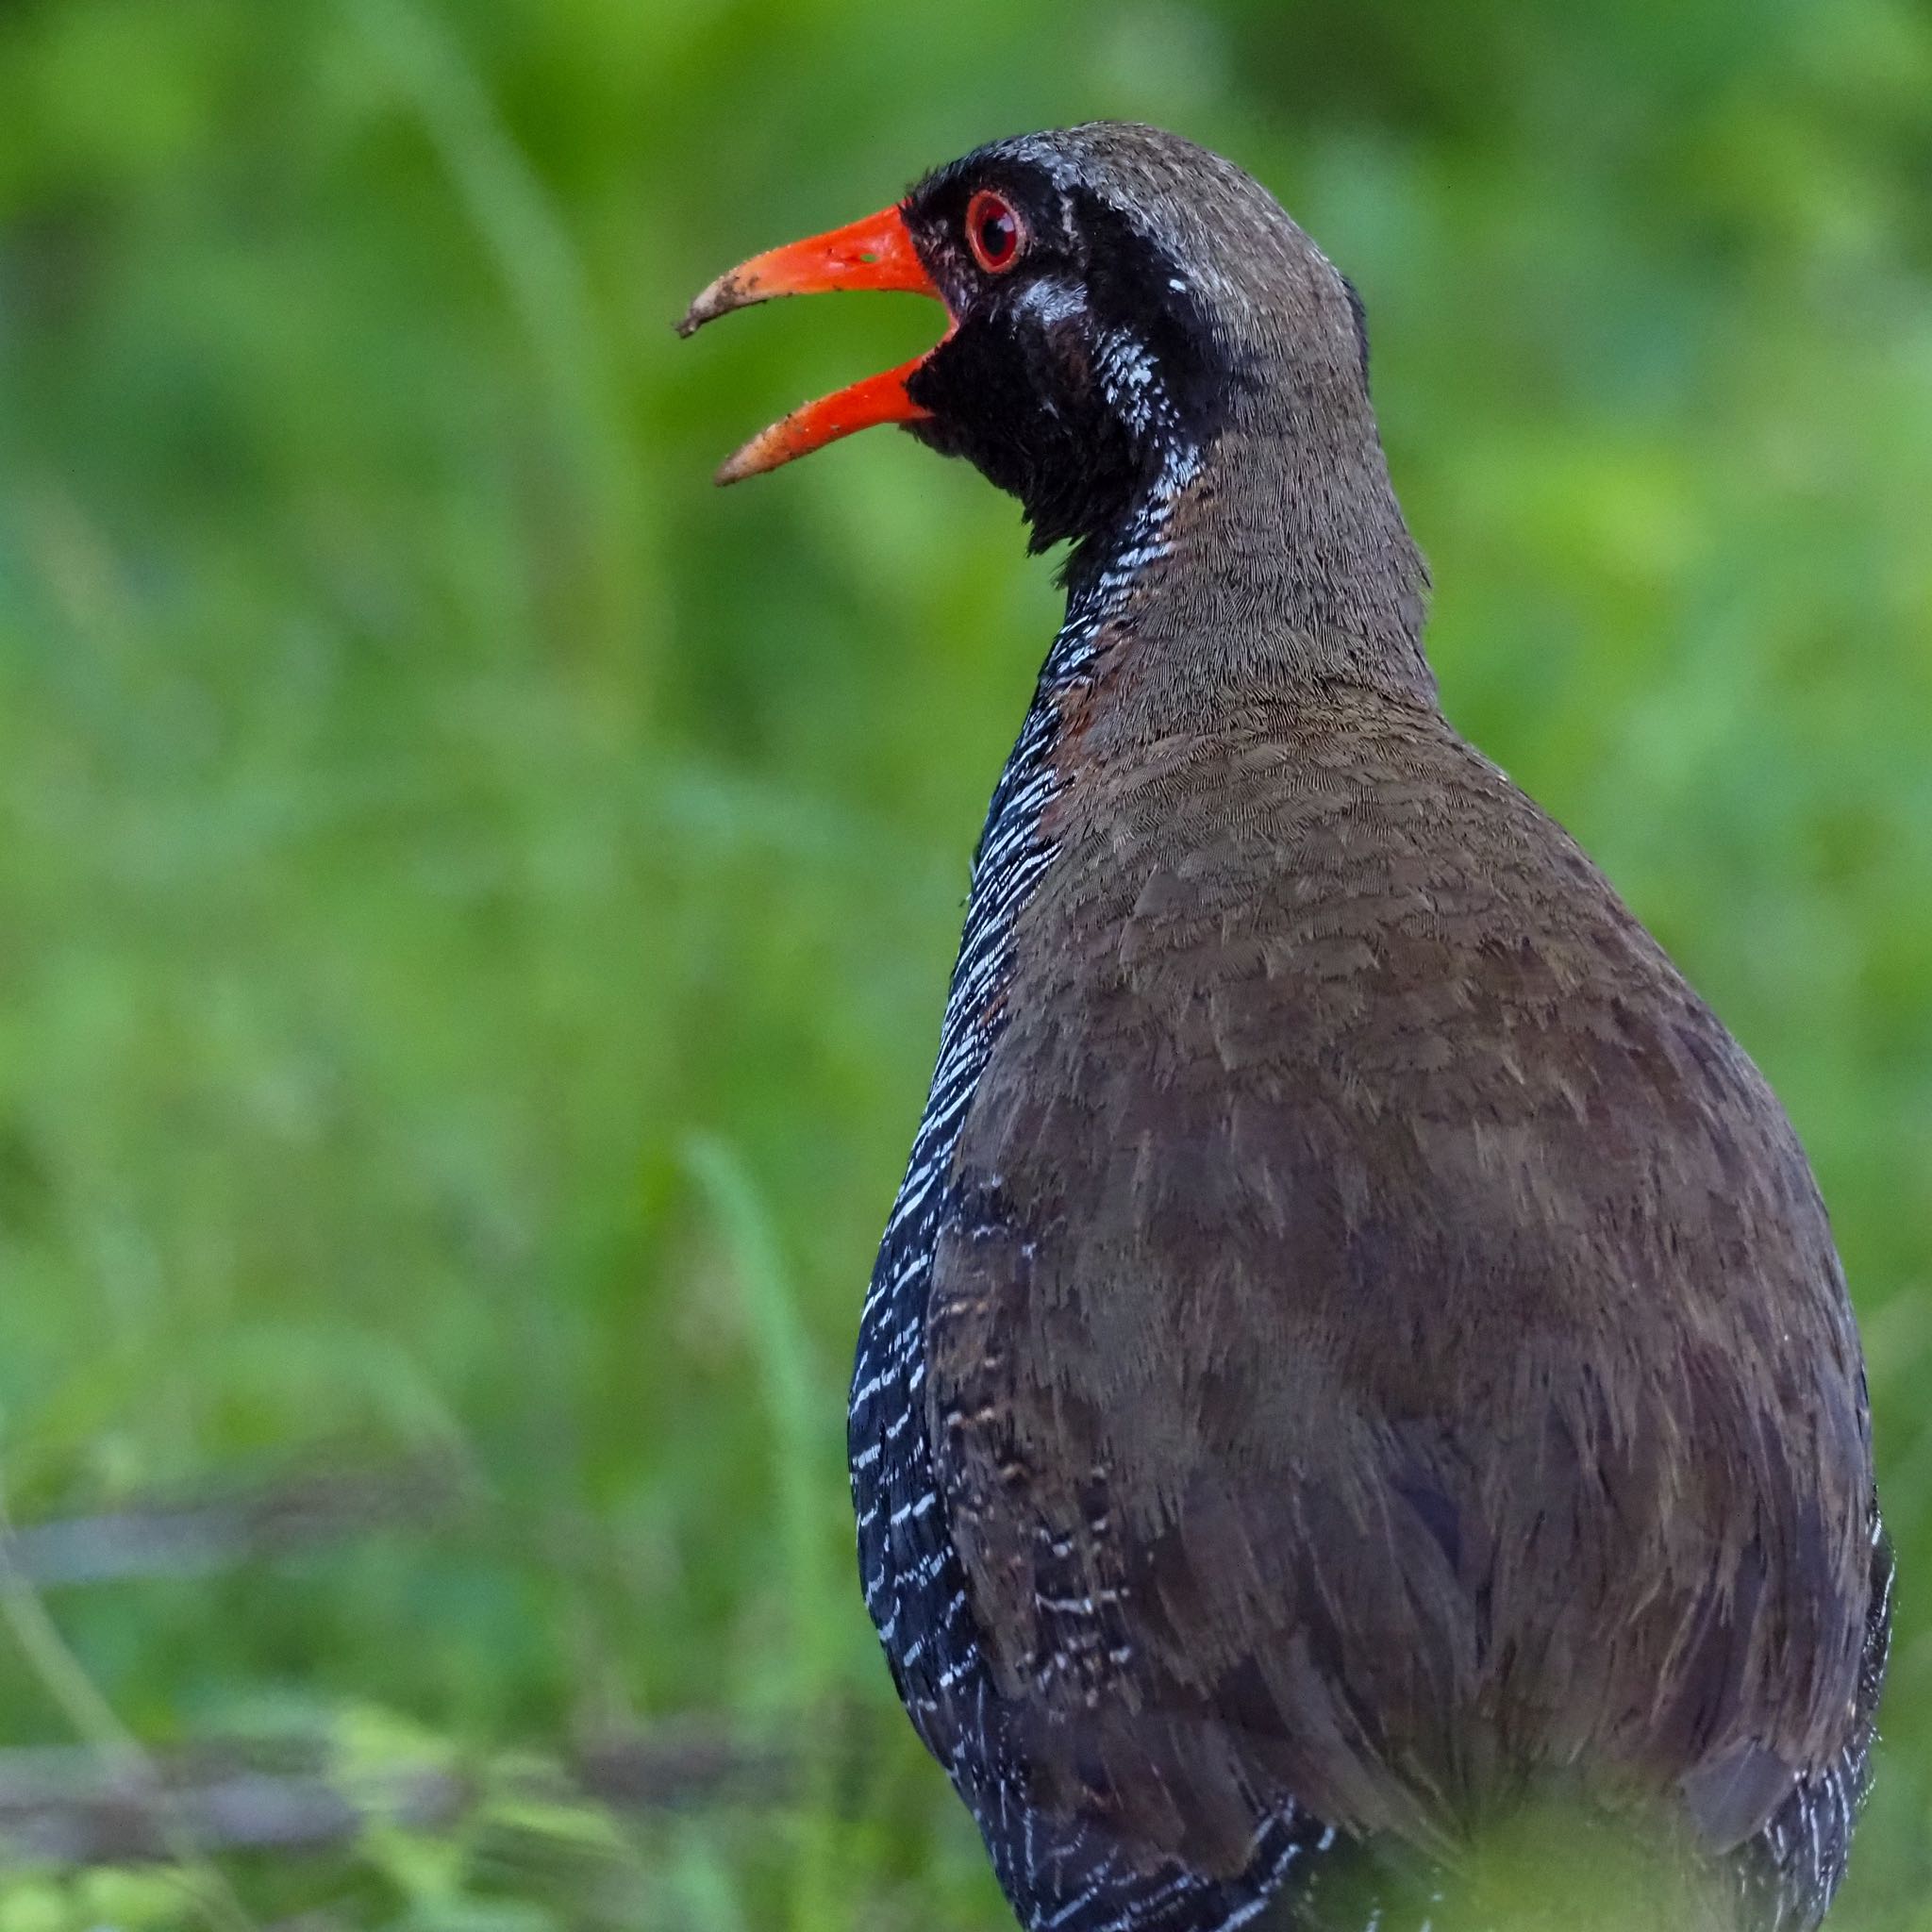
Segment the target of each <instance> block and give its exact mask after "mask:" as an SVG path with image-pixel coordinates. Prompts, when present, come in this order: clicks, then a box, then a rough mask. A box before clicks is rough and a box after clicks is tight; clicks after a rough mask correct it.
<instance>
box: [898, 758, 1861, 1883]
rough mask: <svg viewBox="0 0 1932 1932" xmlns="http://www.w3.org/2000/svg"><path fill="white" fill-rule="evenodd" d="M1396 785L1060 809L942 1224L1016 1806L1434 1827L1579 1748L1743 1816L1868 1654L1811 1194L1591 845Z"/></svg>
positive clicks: (1834, 1308)
mask: <svg viewBox="0 0 1932 1932" xmlns="http://www.w3.org/2000/svg"><path fill="white" fill-rule="evenodd" d="M1486 774H1487V768H1486V767H1485V768H1482V769H1481V771H1480V772H1474V771H1473V774H1472V775H1470V776H1469V777H1468V778H1467V781H1466V782H1467V785H1468V786H1470V787H1474V788H1475V789H1477V790H1480V789H1481V788H1482V787H1483V786H1487V785H1489V784H1490V783H1491V775H1486ZM1213 782H1218V776H1217V774H1210V776H1209V778H1208V779H1206V780H1201V781H1198V782H1197V784H1196V787H1195V789H1196V790H1198V789H1199V786H1200V784H1211V783H1213ZM1494 782H1495V783H1496V784H1498V785H1500V784H1501V782H1502V781H1500V779H1496V780H1495V781H1494ZM1411 791H1413V795H1414V800H1415V802H1414V805H1413V807H1412V808H1409V807H1407V806H1406V805H1405V804H1404V802H1403V798H1402V797H1401V796H1400V795H1396V794H1394V793H1392V792H1391V794H1390V795H1387V796H1384V797H1383V798H1382V799H1380V800H1379V801H1378V802H1377V807H1376V809H1375V810H1374V812H1373V813H1369V812H1364V811H1363V810H1362V809H1361V808H1360V805H1359V795H1358V793H1357V792H1349V793H1347V794H1345V795H1344V794H1338V797H1340V798H1341V804H1340V805H1339V806H1338V808H1337V809H1336V810H1335V811H1334V812H1331V813H1329V814H1328V815H1327V817H1325V818H1324V815H1323V811H1322V809H1321V808H1320V804H1319V800H1318V801H1317V803H1316V805H1315V806H1314V807H1312V808H1311V806H1310V802H1309V791H1308V788H1307V786H1306V785H1302V786H1301V787H1299V788H1298V789H1297V791H1296V793H1295V796H1294V798H1293V800H1292V801H1291V809H1288V808H1284V809H1285V810H1287V821H1286V822H1284V820H1283V816H1282V812H1280V811H1277V812H1276V813H1275V814H1274V817H1273V818H1270V816H1269V814H1268V812H1266V811H1262V812H1260V813H1259V814H1258V822H1257V811H1256V809H1255V808H1254V807H1253V803H1252V801H1253V797H1254V788H1253V787H1252V786H1249V787H1247V788H1246V789H1245V790H1243V791H1241V796H1242V797H1243V798H1244V799H1246V800H1247V801H1248V805H1247V807H1246V808H1244V809H1242V810H1240V811H1237V810H1235V809H1232V808H1228V807H1227V806H1226V805H1225V804H1221V805H1216V804H1214V803H1213V802H1212V801H1210V804H1209V807H1208V809H1206V810H1205V811H1203V810H1201V809H1198V808H1195V807H1194V806H1193V804H1192V802H1191V793H1190V792H1189V791H1186V790H1185V789H1183V790H1181V791H1175V790H1174V788H1170V790H1169V792H1168V794H1167V795H1166V796H1164V797H1163V798H1162V799H1161V800H1160V802H1159V810H1158V813H1154V812H1149V813H1147V814H1145V815H1144V817H1137V816H1136V814H1135V812H1134V811H1133V810H1132V809H1130V808H1129V809H1120V808H1115V809H1111V810H1109V811H1108V813H1107V814H1105V815H1104V818H1103V817H1099V816H1097V817H1096V821H1095V824H1096V829H1095V831H1094V832H1093V833H1092V834H1091V836H1090V837H1088V838H1086V839H1085V840H1082V839H1080V838H1078V837H1075V836H1073V835H1071V834H1070V835H1069V839H1068V845H1067V849H1066V850H1065V851H1064V852H1063V854H1062V856H1061V858H1059V859H1058V861H1057V865H1056V868H1055V877H1054V880H1053V885H1052V889H1051V890H1052V891H1053V892H1055V893H1058V903H1057V904H1056V903H1054V902H1053V901H1052V900H1051V899H1050V898H1048V895H1047V894H1045V893H1043V894H1042V898H1046V899H1047V904H1046V905H1045V907H1044V908H1040V910H1039V915H1038V916H1041V917H1042V918H1043V919H1047V920H1051V921H1053V922H1055V933H1056V938H1057V941H1058V944H1057V946H1056V947H1055V948H1053V949H1047V948H1040V949H1038V951H1037V952H1036V953H1035V954H1034V955H1033V956H1032V957H1034V958H1038V959H1041V960H1042V961H1045V962H1046V963H1045V964H1043V965H1041V966H1038V967H1035V968H1033V969H1031V970H1032V971H1033V972H1034V973H1035V974H1036V983H1034V984H1031V985H1026V984H1022V985H1020V986H1018V987H1016V988H1015V990H1014V993H1013V996H1012V1008H1011V1010H1012V1012H1013V1014H1014V1018H1013V1019H1012V1021H1011V1022H1010V1024H1009V1026H1008V1032H1007V1034H1006V1036H1005V1037H1004V1038H1003V1041H1002V1043H1001V1047H1000V1051H999V1053H998V1054H997V1055H996V1057H995V1062H994V1065H993V1066H992V1067H991V1069H990V1070H989V1073H988V1075H987V1077H986V1079H985V1081H984V1082H983V1083H982V1087H981V1090H980V1091H979V1092H978V1094H977V1095H976V1097H975V1100H974V1108H973V1113H972V1116H971V1118H970V1119H969V1121H968V1124H967V1127H966V1131H965V1134H964V1136H963V1138H962V1141H961V1145H960V1150H959V1154H958V1160H957V1163H956V1170H955V1175H954V1181H955V1191H954V1198H953V1206H952V1209H951V1211H950V1213H949V1216H948V1219H947V1224H946V1226H945V1229H944V1232H943V1234H942V1236H941V1242H940V1246H939V1251H938V1254H937V1257H936V1267H935V1274H934V1287H933V1298H932V1308H931V1315H932V1320H931V1326H930V1332H929V1342H928V1364H929V1369H930V1374H929V1378H928V1411H927V1421H928V1427H929V1429H930V1430H931V1433H932V1438H933V1441H934V1444H935V1453H936V1456H937V1457H938V1461H939V1464H940V1468H941V1477H942V1483H943V1487H944V1492H945V1498H946V1503H947V1507H948V1510H949V1513H950V1518H951V1526H952V1531H953V1535H954V1538H955V1540H956V1541H957V1543H958V1548H959V1551H960V1553H961V1555H962V1557H963V1558H964V1560H965V1564H966V1568H967V1571H968V1574H969V1576H970V1578H971V1584H972V1590H973V1594H974V1607H975V1610H976V1613H977V1616H978V1619H979V1622H980V1624H981V1626H982V1628H983V1630H984V1631H985V1633H986V1639H987V1642H988V1645H989V1648H990V1650H991V1655H992V1657H993V1660H994V1664H995V1669H996V1673H997V1674H998V1676H999V1678H1000V1681H1001V1683H1002V1685H1003V1687H1004V1688H1005V1689H1006V1690H1007V1691H1008V1693H1009V1694H1010V1695H1011V1697H1012V1699H1013V1701H1014V1703H1015V1706H1016V1707H1017V1708H1020V1709H1024V1710H1026V1711H1030V1712H1033V1713H1035V1714H1036V1722H1035V1732H1036V1735H1035V1736H1034V1739H1033V1742H1032V1746H1031V1749H1032V1752H1033V1758H1034V1764H1035V1773H1036V1776H1037V1778H1038V1780H1039V1781H1040V1783H1041V1802H1042V1803H1043V1804H1045V1805H1047V1806H1049V1807H1052V1806H1054V1805H1057V1804H1058V1805H1060V1806H1064V1807H1070V1808H1073V1809H1079V1808H1081V1807H1086V1808H1088V1809H1089V1810H1092V1809H1095V1808H1098V1809H1101V1810H1104V1811H1108V1812H1110V1813H1111V1814H1112V1815H1113V1816H1114V1817H1115V1819H1116V1821H1117V1823H1118V1824H1119V1826H1120V1828H1121V1829H1122V1830H1123V1831H1124V1832H1126V1833H1127V1834H1128V1835H1129V1836H1130V1837H1132V1838H1134V1839H1136V1840H1141V1841H1144V1842H1146V1843H1149V1844H1153V1845H1157V1846H1159V1847H1161V1848H1163V1849H1169V1850H1172V1849H1174V1848H1177V1847H1181V1846H1186V1847H1187V1848H1188V1851H1189V1855H1190V1856H1191V1857H1192V1858H1194V1859H1195V1860H1196V1861H1197V1862H1200V1863H1202V1864H1203V1865H1204V1867H1205V1868H1206V1869H1235V1868H1236V1867H1238V1865H1239V1863H1240V1861H1241V1858H1242V1857H1244V1856H1245V1852H1246V1847H1247V1846H1248V1844H1249V1843H1250V1842H1251V1840H1252V1833H1253V1830H1254V1827H1255V1822H1256V1819H1257V1816H1259V1815H1262V1814H1263V1813H1264V1812H1265V1811H1266V1809H1267V1807H1269V1806H1270V1805H1271V1804H1278V1803H1279V1801H1280V1799H1281V1798H1282V1797H1283V1796H1284V1795H1286V1796H1291V1797H1292V1798H1294V1799H1295V1800H1296V1801H1298V1802H1299V1803H1300V1804H1301V1805H1302V1806H1303V1807H1306V1808H1308V1809H1311V1810H1312V1811H1314V1812H1315V1814H1316V1815H1318V1816H1320V1817H1322V1818H1324V1820H1326V1821H1328V1822H1330V1823H1333V1824H1337V1825H1338V1826H1341V1828H1343V1829H1345V1830H1348V1831H1350V1832H1354V1833H1374V1834H1392V1835H1393V1836H1394V1837H1396V1838H1397V1839H1402V1840H1409V1841H1411V1842H1414V1843H1416V1844H1418V1845H1420V1846H1423V1847H1430V1846H1433V1845H1434V1844H1436V1843H1437V1842H1439V1840H1440V1839H1441V1836H1442V1835H1443V1834H1445V1833H1450V1832H1453V1831H1454V1830H1455V1829H1456V1828H1457V1826H1458V1825H1459V1824H1463V1823H1465V1822H1467V1811H1466V1806H1467V1804H1470V1803H1474V1797H1475V1794H1477V1793H1481V1792H1485V1791H1492V1790H1495V1789H1496V1788H1497V1787H1498V1786H1499V1785H1501V1786H1504V1787H1507V1785H1508V1783H1509V1782H1510V1781H1511V1780H1512V1779H1513V1778H1518V1777H1523V1778H1527V1777H1538V1778H1553V1779H1555V1778H1560V1777H1561V1776H1563V1775H1564V1774H1566V1773H1567V1772H1568V1771H1569V1770H1571V1769H1572V1768H1585V1767H1587V1768H1589V1770H1590V1771H1591V1774H1592V1775H1593V1776H1597V1777H1599V1778H1600V1780H1601V1781H1602V1782H1603V1784H1605V1785H1606V1786H1607V1787H1608V1788H1610V1789H1612V1790H1614V1787H1615V1786H1616V1783H1617V1781H1618V1780H1619V1779H1620V1778H1627V1780H1628V1781H1629V1783H1630V1784H1631V1785H1632V1786H1633V1787H1634V1788H1636V1789H1639V1790H1651V1791H1662V1790H1667V1789H1669V1788H1670V1787H1671V1786H1673V1785H1676V1786H1679V1787H1680V1788H1681V1790H1683V1792H1684V1795H1685V1797H1686V1798H1687V1800H1688V1802H1689V1805H1690V1807H1691V1813H1692V1815H1693V1816H1694V1817H1696V1818H1697V1820H1698V1822H1699V1823H1700V1824H1701V1826H1702V1829H1703V1834H1704V1836H1705V1838H1706V1840H1707V1842H1709V1843H1711V1844H1712V1845H1714V1846H1718V1847H1723V1846H1727V1845H1729V1844H1732V1843H1735V1842H1737V1841H1739V1840H1741V1839H1742V1838H1744V1837H1745V1836H1746V1835H1748V1834H1749V1833H1750V1832H1752V1831H1754V1830H1756V1829H1757V1828H1758V1827H1759V1826H1760V1825H1761V1824H1763V1822H1764V1820H1765V1819H1766V1818H1767V1817H1768V1816H1769V1815H1770V1814H1771V1813H1772V1812H1773V1811H1774V1809H1775V1808H1776V1807H1777V1806H1778V1804H1779V1803H1780V1802H1781V1801H1782V1800H1783V1799H1784V1798H1785V1796H1786V1794H1787V1793H1788V1792H1789V1791H1790V1789H1791V1787H1792V1784H1793V1782H1794V1780H1796V1779H1797V1778H1799V1777H1800V1776H1802V1775H1804V1774H1807V1772H1811V1771H1815V1770H1817V1769H1818V1768H1819V1767H1821V1766H1823V1765H1824V1764H1826V1763H1828V1762H1829V1761H1831V1759H1832V1758H1833V1757H1834V1756H1835V1755H1836V1754H1837V1752H1838V1751H1839V1750H1840V1748H1841V1744H1842V1740H1843V1734H1844V1730H1845V1725H1846V1722H1847V1716H1846V1714H1847V1712H1848V1710H1849V1708H1850V1706H1851V1702H1852V1695H1853V1691H1854V1687H1855V1684H1856V1680H1857V1662H1858V1655H1859V1645H1860V1640H1861V1635H1862V1627H1863V1624H1864V1621H1865V1614H1866V1607H1867V1598H1868V1595H1869V1590H1870V1583H1869V1558H1868V1550H1869V1527H1868V1511H1869V1504H1870V1466H1869V1447H1868V1443H1867V1431H1866V1421H1865V1414H1864V1406H1863V1391H1862V1385H1861V1381H1860V1375H1859V1370H1858V1363H1857V1343H1856V1337H1855V1335H1854V1334H1853V1331H1852V1328H1851V1324H1850V1316H1849V1312H1848V1309H1847V1307H1846V1305H1845V1301H1844V1295H1843V1288H1842V1282H1841V1280H1840V1276H1839V1273H1838V1266H1837V1261H1836V1258H1835V1256H1834V1254H1833V1251H1832V1248H1831V1243H1830V1240H1829V1236H1828V1231H1827V1229H1826V1226H1825V1223H1824V1212H1823V1209H1822V1208H1821V1207H1820V1205H1819V1203H1818V1199H1817V1195H1816V1191H1815V1189H1814V1187H1813V1186H1812V1183H1811V1180H1810V1176H1809V1174H1808V1171H1807V1168H1806V1166H1805V1162H1804V1159H1803V1157H1802V1155H1801V1154H1800V1152H1799V1151H1798V1148H1797V1146H1796V1143H1795V1141H1794V1140H1793V1139H1792V1137H1791V1135H1790V1129H1789V1127H1788V1126H1787V1125H1786V1124H1785V1122H1784V1118H1783V1115H1782V1113H1781V1112H1780V1111H1779V1110H1778V1108H1777V1107H1776V1103H1775V1101H1774V1100H1773V1099H1772V1097H1771V1095H1770V1093H1769V1091H1768V1090H1766V1089H1765V1088H1764V1086H1763V1084H1762V1082H1761V1080H1759V1079H1758V1077H1757V1074H1756V1072H1755V1070H1753V1069H1752V1068H1751V1067H1750V1064H1749V1062H1748V1060H1747V1059H1745V1058H1744V1056H1743V1055H1742V1054H1741V1053H1740V1051H1739V1050H1738V1049H1737V1048H1736V1046H1735V1045H1734V1044H1733V1043H1732V1042H1731V1041H1730V1040H1729V1039H1728V1036H1726V1035H1725V1034H1724V1030H1723V1028H1722V1027H1721V1026H1720V1025H1719V1024H1718V1023H1717V1022H1716V1021H1715V1020H1714V1019H1713V1018H1712V1017H1711V1016H1710V1014H1709V1013H1708V1011H1707V1009H1706V1008H1703V1007H1702V1005H1701V1004H1700V1003H1699V1002H1697V1000H1696V999H1695V997H1694V995H1692V994H1691V992H1690V991H1689V990H1688V989H1687V988H1685V987H1684V985H1683V983H1682V982H1681V980H1679V979H1678V978H1677V977H1676V975H1675V974H1674V972H1673V971H1672V969H1671V968H1670V967H1669V965H1668V962H1667V961H1665V960H1664V958H1663V957H1662V955H1661V954H1660V953H1659V952H1658V951H1657V949H1656V947H1655V946H1654V944H1652V942H1650V941H1648V939H1647V938H1646V937H1645V936H1644V935H1643V934H1642V933H1641V929H1640V928H1638V927H1637V926H1636V925H1635V923H1634V922H1633V921H1631V920H1630V919H1629V916H1628V915H1627V913H1625V912H1624V910H1623V908H1621V906H1619V905H1618V904H1617V902H1616V901H1615V899H1614V896H1613V895H1612V894H1611V893H1610V892H1609V890H1608V888H1607V886H1605V885H1604V884H1603V882H1602V881H1601V879H1600V878H1599V877H1598V876H1597V875H1596V874H1594V872H1593V871H1591V869H1590V868H1589V866H1588V862H1587V861H1586V860H1584V859H1583V858H1581V855H1580V854H1576V853H1575V852H1574V847H1571V846H1569V845H1568V842H1567V841H1562V840H1561V835H1560V834H1557V833H1556V832H1555V829H1554V828H1553V827H1550V826H1549V825H1548V824H1547V822H1546V821H1541V819H1538V820H1537V821H1536V822H1535V824H1534V825H1533V826H1532V827H1531V828H1530V829H1529V830H1528V831H1524V832H1523V833H1521V835H1520V837H1517V838H1516V842H1515V843H1512V841H1511V837H1504V836H1501V835H1497V836H1495V837H1493V838H1491V850H1490V851H1489V852H1488V853H1487V855H1486V856H1484V857H1483V858H1481V859H1480V860H1479V861H1477V862H1471V861H1470V859H1469V858H1468V850H1469V846H1470V843H1471V841H1472V834H1471V832H1470V829H1469V827H1468V826H1467V825H1464V826H1455V825H1453V824H1452V825H1451V826H1450V828H1449V829H1448V831H1447V832H1446V833H1445V832H1444V831H1443V830H1442V829H1441V819H1442V814H1443V813H1444V811H1445V810H1447V811H1449V812H1450V813H1451V814H1452V815H1453V813H1454V812H1455V810H1456V809H1457V798H1456V797H1455V796H1454V795H1453V792H1454V788H1453V787H1451V788H1450V793H1451V795H1449V796H1447V797H1446V799H1445V796H1444V787H1443V784H1442V783H1441V780H1440V779H1439V780H1438V781H1437V782H1435V783H1434V784H1433V785H1432V786H1431V787H1428V788H1421V787H1417V788H1411ZM1430 794H1433V795H1430ZM1391 799H1392V802H1391ZM1518 799H1520V795H1518V794H1508V798H1507V800H1506V801H1505V803H1506V804H1507V809H1508V810H1511V811H1521V812H1533V811H1534V808H1531V807H1529V806H1528V805H1527V802H1526V801H1521V802H1520V803H1516V802H1513V801H1516V800H1518ZM1465 808H1466V802H1465ZM1142 826H1144V827H1145V828H1146V829H1145V830H1144V831H1142V830H1140V829H1137V828H1139V827H1142ZM1505 829H1506V831H1507V827H1506V828H1505ZM1532 834H1533V836H1532ZM1512 836H1515V835H1512ZM1137 841H1138V842H1137ZM1553 841H1560V842H1559V843H1557V844H1556V845H1555V849H1554V850H1553V851H1552V850H1549V849H1548V848H1550V847H1551V846H1552V843H1553ZM1477 842H1480V841H1477ZM1519 846H1520V848H1521V849H1520V850H1519ZM1270 852H1274V853H1277V854H1279V853H1283V852H1291V854H1292V858H1293V864H1292V867H1291V868H1290V869H1288V870H1286V871H1283V872H1281V873H1280V877H1281V879H1282V880H1283V881H1285V882H1282V883H1276V884H1270V883H1269V880H1270V873H1269V867H1268V864H1267V855H1268V854H1269V853H1270ZM1552 859H1553V860H1554V863H1555V870H1554V872H1553V871H1552V866H1551V863H1550V861H1551V860H1552ZM1324 868H1325V869H1324ZM1278 870H1279V869H1278ZM1257 878H1259V879H1260V880H1261V881H1262V882H1263V888H1264V889H1263V890H1261V891H1257V890H1256V883H1255V882H1256V880H1257ZM1023 957H1024V956H1023ZM1026 970H1028V969H1024V968H1023V973H1024V971H1026ZM1602 1794H1603V1793H1602V1792H1601V1791H1599V1790H1591V1792H1590V1793H1589V1795H1591V1796H1592V1797H1598V1796H1601V1795H1602Z"/></svg>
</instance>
